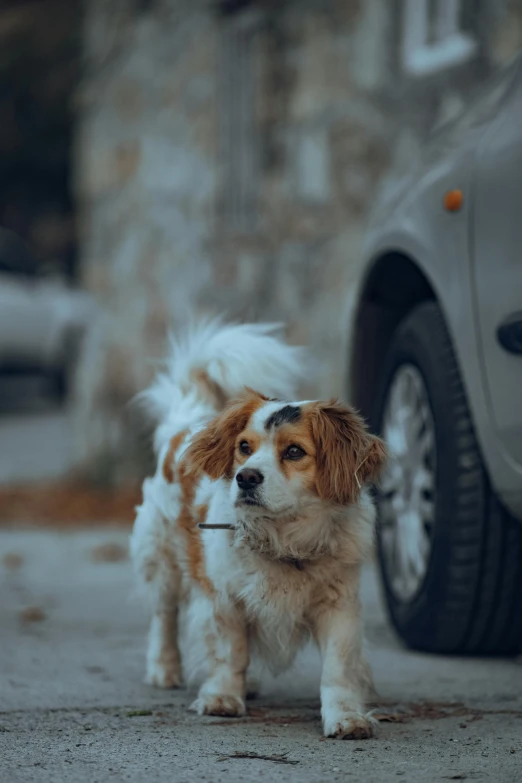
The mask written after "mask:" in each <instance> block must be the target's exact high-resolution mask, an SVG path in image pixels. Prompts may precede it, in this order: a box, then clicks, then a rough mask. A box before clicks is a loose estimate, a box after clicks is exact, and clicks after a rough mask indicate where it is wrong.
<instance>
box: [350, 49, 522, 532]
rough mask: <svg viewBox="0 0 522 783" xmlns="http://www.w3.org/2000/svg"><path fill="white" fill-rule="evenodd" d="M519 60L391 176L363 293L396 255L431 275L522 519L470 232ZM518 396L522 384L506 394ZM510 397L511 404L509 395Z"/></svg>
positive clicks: (495, 480)
mask: <svg viewBox="0 0 522 783" xmlns="http://www.w3.org/2000/svg"><path fill="white" fill-rule="evenodd" d="M520 65H521V63H520V61H519V62H518V63H516V64H515V65H514V66H513V67H512V68H510V69H509V70H508V71H506V72H505V73H504V74H500V75H499V76H497V77H496V79H495V81H494V83H493V85H492V86H490V87H489V88H488V89H487V90H486V92H485V94H484V95H483V96H482V98H481V99H479V101H478V102H477V103H476V104H474V105H473V106H472V107H471V108H470V109H469V110H467V111H465V112H464V113H463V115H462V116H461V117H460V118H458V119H457V121H455V122H454V123H452V124H451V126H449V127H448V128H447V129H445V130H444V131H442V132H441V133H440V134H438V135H437V136H435V137H434V139H433V141H432V143H431V144H430V145H428V146H427V148H426V149H425V151H424V153H423V156H422V159H421V160H420V162H419V164H418V165H417V166H416V167H415V168H414V169H413V170H412V171H411V172H410V173H409V174H408V175H407V176H405V177H402V178H401V179H395V181H393V180H392V181H391V187H390V186H388V187H387V188H386V190H385V191H384V192H383V196H382V199H381V201H380V202H379V203H378V205H377V208H376V210H375V211H374V215H373V220H372V221H371V224H370V228H369V231H368V233H367V238H366V244H365V248H364V268H363V275H362V279H361V288H360V291H362V290H363V289H364V285H365V281H366V280H368V279H369V276H370V275H371V272H372V269H373V268H374V266H375V264H376V263H377V261H378V260H379V259H381V258H382V257H384V256H387V255H389V254H392V253H397V252H398V253H401V254H404V255H405V256H407V257H408V258H409V259H411V260H412V261H413V262H414V263H415V264H416V265H417V266H418V267H419V269H420V270H421V271H422V272H423V274H424V275H425V276H426V278H427V280H428V281H429V282H430V284H431V286H432V288H433V290H434V292H435V295H436V297H437V299H438V302H439V305H440V306H441V308H442V310H443V312H444V315H445V318H446V323H447V325H448V329H449V331H450V334H451V337H452V340H453V344H454V348H455V351H456V354H457V359H458V362H459V366H460V369H461V372H462V376H463V381H464V386H465V388H466V391H467V395H468V402H469V405H470V409H471V412H472V416H473V420H474V423H475V427H476V432H477V436H478V439H479V442H480V445H481V450H482V454H483V457H484V460H485V463H486V466H487V468H488V472H489V475H490V479H491V481H492V484H493V486H494V488H495V490H496V492H497V493H498V495H499V496H500V497H501V499H502V500H503V502H504V503H505V504H506V505H507V506H508V507H509V508H510V510H511V511H512V513H513V514H515V515H516V516H518V517H520V518H521V519H522V467H521V466H520V465H518V464H517V463H516V461H515V460H514V459H513V458H512V456H511V455H510V453H509V452H508V450H507V448H506V442H507V440H509V438H511V437H513V435H512V432H511V431H510V428H511V426H512V424H513V423H514V424H515V427H516V426H517V425H516V422H508V421H506V420H505V419H500V421H501V422H502V423H503V432H500V431H499V429H498V427H497V421H498V420H497V419H496V418H495V417H494V416H493V415H492V407H491V398H490V392H489V388H488V385H487V381H486V378H485V374H484V355H483V336H482V332H481V330H480V329H479V328H478V324H477V322H476V310H477V299H476V297H475V289H474V283H475V274H474V267H473V235H472V232H471V227H472V226H473V209H474V197H475V194H474V188H475V186H476V183H475V179H476V177H475V174H476V170H477V159H478V157H479V156H480V155H487V149H485V148H484V145H483V141H484V139H485V138H486V136H487V134H488V130H489V127H490V124H491V122H492V120H494V118H495V117H496V116H497V115H498V114H499V113H500V112H501V110H502V109H503V108H504V107H505V106H506V103H507V102H509V99H510V97H511V95H512V91H513V85H514V84H518V82H519V81H520V71H521V67H520ZM519 127H520V128H521V129H522V123H520V122H519ZM453 189H460V190H462V192H463V194H464V202H463V206H462V208H461V209H460V210H459V211H456V212H448V211H447V210H445V209H444V205H443V199H444V195H445V193H446V192H447V191H448V190H453ZM521 206H522V205H521ZM521 222H522V221H521ZM519 309H520V308H519ZM495 314H496V312H495ZM487 328H489V327H488V326H486V329H487ZM488 347H489V348H491V346H488ZM349 350H350V353H351V352H352V351H353V347H351V348H350V349H349ZM518 361H520V358H518ZM506 377H507V376H506ZM509 377H510V378H514V377H515V376H514V375H513V374H511V375H510V376H509ZM518 389H520V386H519V387H518ZM516 393H517V389H513V391H512V392H509V394H510V395H511V394H515V395H516ZM521 396H522V394H521ZM509 400H510V404H511V402H512V397H511V396H510V397H509ZM521 407H522V406H521ZM515 438H516V434H515Z"/></svg>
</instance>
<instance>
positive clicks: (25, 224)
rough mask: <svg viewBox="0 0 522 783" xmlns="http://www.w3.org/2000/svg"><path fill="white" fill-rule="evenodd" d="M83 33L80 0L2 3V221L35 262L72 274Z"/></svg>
mask: <svg viewBox="0 0 522 783" xmlns="http://www.w3.org/2000/svg"><path fill="white" fill-rule="evenodd" d="M51 19H52V24H50V23H49V20H51ZM81 36H82V5H81V2H80V0H45V2H41V0H3V2H1V3H0V226H1V227H3V228H7V229H9V230H11V231H13V232H15V233H16V234H17V235H18V236H19V237H21V238H22V239H23V240H24V241H25V243H26V246H27V248H28V251H29V252H30V254H31V256H32V257H33V259H34V261H35V263H36V265H37V267H38V266H40V267H44V266H45V267H46V268H48V269H50V270H53V271H56V272H58V273H59V274H61V275H63V276H66V277H70V278H73V279H74V277H75V274H76V260H77V253H76V247H77V242H76V227H75V214H74V211H75V210H74V199H73V197H72V193H71V187H70V184H71V147H72V141H73V134H74V121H75V111H74V108H75V107H74V94H75V90H76V87H77V84H78V79H79V70H80V57H81V50H82V41H81Z"/></svg>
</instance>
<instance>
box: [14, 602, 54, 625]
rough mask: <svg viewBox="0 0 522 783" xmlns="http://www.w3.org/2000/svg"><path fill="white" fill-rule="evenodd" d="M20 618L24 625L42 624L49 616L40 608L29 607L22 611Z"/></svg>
mask: <svg viewBox="0 0 522 783" xmlns="http://www.w3.org/2000/svg"><path fill="white" fill-rule="evenodd" d="M18 617H19V618H20V621H21V622H22V623H40V622H42V620H45V619H46V617H47V615H46V614H45V612H44V610H43V609H40V607H39V606H28V607H27V609H22V611H21V612H20V613H19V615H18Z"/></svg>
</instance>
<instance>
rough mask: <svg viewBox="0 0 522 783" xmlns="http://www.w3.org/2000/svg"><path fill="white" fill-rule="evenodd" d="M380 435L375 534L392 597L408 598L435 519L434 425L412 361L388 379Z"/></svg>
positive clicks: (419, 577)
mask: <svg viewBox="0 0 522 783" xmlns="http://www.w3.org/2000/svg"><path fill="white" fill-rule="evenodd" d="M382 434H383V437H384V440H385V441H386V443H387V444H388V448H389V450H390V459H389V461H388V463H387V466H386V468H385V470H384V473H383V476H382V482H381V485H380V489H379V538H380V545H381V555H382V561H383V568H384V570H385V575H386V579H387V582H388V585H389V588H390V590H391V592H392V593H393V595H394V597H395V598H396V599H397V600H398V601H401V602H408V601H411V600H412V599H413V598H414V596H415V595H416V594H417V593H418V591H419V589H420V587H421V585H422V583H423V582H424V579H425V578H426V573H427V570H428V563H429V559H430V554H431V550H432V542H433V526H434V522H435V470H436V452H435V426H434V421H433V414H432V412H431V407H430V404H429V400H428V393H427V390H426V386H425V384H424V380H423V378H422V376H421V374H420V372H419V371H418V369H417V368H416V367H415V366H414V365H412V364H403V365H401V366H400V367H399V368H398V369H397V371H396V373H395V375H394V376H393V378H392V381H391V384H390V386H389V388H388V394H387V397H386V401H385V405H384V413H383V420H382Z"/></svg>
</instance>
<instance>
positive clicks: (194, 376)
mask: <svg viewBox="0 0 522 783" xmlns="http://www.w3.org/2000/svg"><path fill="white" fill-rule="evenodd" d="M191 380H192V381H193V382H194V383H195V385H196V386H197V389H198V393H199V395H200V396H201V397H202V398H203V399H204V400H205V402H208V403H210V405H212V406H213V407H214V408H216V410H218V411H222V410H223V408H224V407H225V405H226V404H227V400H228V398H227V395H226V394H225V392H224V391H223V389H222V388H221V386H220V385H219V383H216V381H213V380H212V378H211V377H210V375H209V374H208V372H207V371H206V370H194V371H193V372H192V373H191Z"/></svg>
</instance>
